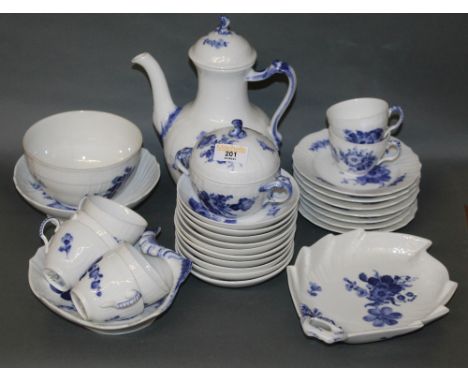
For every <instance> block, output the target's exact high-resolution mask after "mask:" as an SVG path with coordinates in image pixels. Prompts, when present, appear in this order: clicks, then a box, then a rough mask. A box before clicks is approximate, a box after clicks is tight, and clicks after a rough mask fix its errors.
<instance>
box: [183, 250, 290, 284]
mask: <svg viewBox="0 0 468 382" xmlns="http://www.w3.org/2000/svg"><path fill="white" fill-rule="evenodd" d="M293 256H294V246H293V247H292V248H291V251H290V253H288V255H287V258H286V259H285V260H284V262H283V263H282V264H281V266H280V267H279V268H277V269H275V270H274V271H272V272H271V273H268V274H266V275H263V276H260V277H256V278H252V279H248V280H237V281H235V280H234V281H233V280H220V279H218V278H216V277H210V276H207V275H206V274H204V273H203V271H202V272H200V271H197V270H194V269H192V272H191V273H192V274H193V275H194V276H195V277H197V278H199V279H200V280H202V281H205V282H207V283H209V284H212V285H216V286H220V287H226V288H244V287H249V286H253V285H257V284H260V283H263V282H265V281H267V280H270V279H272V278H273V277H275V276H276V275H278V274H279V273H281V272H282V271H283V270H284V268H286V267H287V266H288V264H289V263H290V262H291V260H292V258H293Z"/></svg>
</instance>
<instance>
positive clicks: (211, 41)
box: [189, 16, 257, 70]
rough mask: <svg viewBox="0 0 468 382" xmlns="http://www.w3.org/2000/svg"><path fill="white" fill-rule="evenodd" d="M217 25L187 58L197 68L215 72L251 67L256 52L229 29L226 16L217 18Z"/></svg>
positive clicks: (202, 38)
mask: <svg viewBox="0 0 468 382" xmlns="http://www.w3.org/2000/svg"><path fill="white" fill-rule="evenodd" d="M219 20H220V21H219V25H218V26H217V27H216V29H215V30H214V31H212V32H210V33H208V35H206V36H203V37H201V38H200V39H199V40H198V41H197V42H196V43H195V44H194V45H193V46H192V47H191V48H190V50H189V57H190V58H191V60H192V61H193V62H194V63H195V64H196V65H198V66H201V67H204V68H207V69H215V70H235V69H243V68H249V67H251V66H253V64H254V63H255V60H256V59H257V52H256V51H255V49H254V48H252V46H251V45H250V44H249V43H248V42H247V40H246V39H245V38H243V37H241V36H239V35H238V34H237V33H235V32H234V31H231V29H230V28H229V24H230V20H229V18H228V17H226V16H221V17H220V18H219Z"/></svg>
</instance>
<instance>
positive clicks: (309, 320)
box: [301, 317, 346, 344]
mask: <svg viewBox="0 0 468 382" xmlns="http://www.w3.org/2000/svg"><path fill="white" fill-rule="evenodd" d="M301 324H302V330H303V331H304V333H305V334H306V335H307V336H309V337H315V338H318V339H319V340H322V341H323V342H325V343H327V344H333V343H335V342H339V341H344V340H345V339H346V334H345V332H344V331H343V329H342V328H340V327H339V326H336V325H334V324H332V323H331V322H329V321H325V320H323V319H321V318H320V317H304V318H303V319H302V322H301Z"/></svg>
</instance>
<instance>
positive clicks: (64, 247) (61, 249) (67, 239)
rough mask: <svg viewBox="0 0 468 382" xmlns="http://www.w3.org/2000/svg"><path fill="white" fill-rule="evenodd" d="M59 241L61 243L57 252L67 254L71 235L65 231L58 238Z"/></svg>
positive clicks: (70, 244) (71, 238) (71, 239)
mask: <svg viewBox="0 0 468 382" xmlns="http://www.w3.org/2000/svg"><path fill="white" fill-rule="evenodd" d="M60 241H61V242H62V244H61V245H60V247H59V249H58V250H59V252H65V254H66V255H67V256H68V254H69V252H70V250H71V247H72V241H73V235H72V234H71V233H69V232H67V233H65V235H63V236H62V237H61V238H60Z"/></svg>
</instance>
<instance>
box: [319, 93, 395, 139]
mask: <svg viewBox="0 0 468 382" xmlns="http://www.w3.org/2000/svg"><path fill="white" fill-rule="evenodd" d="M393 116H398V121H397V122H396V123H395V124H393V125H391V126H388V122H389V119H390V118H391V117H393ZM327 119H328V123H329V130H330V131H331V132H333V133H334V134H335V135H336V136H337V137H339V138H341V139H344V140H345V141H347V142H349V143H355V144H374V143H377V142H380V141H382V140H385V139H386V138H388V137H389V136H390V135H391V134H392V132H394V131H396V130H397V129H398V128H399V127H400V126H401V124H402V123H403V119H404V113H403V109H402V108H401V107H400V106H392V107H389V105H388V103H387V102H386V101H384V100H382V99H378V98H355V99H350V100H346V101H342V102H339V103H336V104H335V105H333V106H330V107H329V108H328V110H327Z"/></svg>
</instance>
